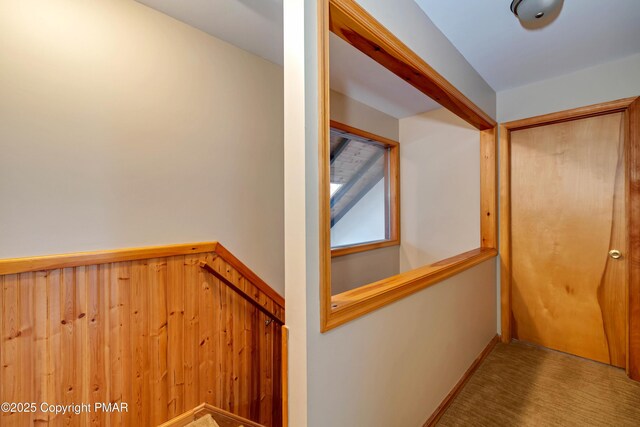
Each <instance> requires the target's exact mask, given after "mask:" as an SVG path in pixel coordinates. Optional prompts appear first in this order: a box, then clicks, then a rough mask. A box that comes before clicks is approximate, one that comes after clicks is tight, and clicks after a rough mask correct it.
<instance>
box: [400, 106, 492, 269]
mask: <svg viewBox="0 0 640 427" xmlns="http://www.w3.org/2000/svg"><path fill="white" fill-rule="evenodd" d="M400 165H401V166H400V187H401V193H400V194H401V206H402V208H401V212H400V218H401V224H402V229H401V230H402V244H401V246H400V271H408V270H412V269H414V268H418V267H422V266H424V265H427V264H432V263H434V262H436V261H440V260H443V259H445V258H449V257H451V256H454V255H458V254H461V253H463V252H466V251H470V250H472V249H475V248H478V247H480V214H479V211H480V132H478V130H477V129H476V128H474V127H473V126H471V125H469V124H468V123H467V122H465V121H464V120H462V119H461V118H459V117H458V116H456V115H455V114H453V113H451V112H450V111H449V110H447V109H445V108H440V109H438V110H434V111H429V112H427V113H423V114H419V115H417V116H413V117H408V118H406V119H401V120H400Z"/></svg>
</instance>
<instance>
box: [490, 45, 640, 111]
mask: <svg viewBox="0 0 640 427" xmlns="http://www.w3.org/2000/svg"><path fill="white" fill-rule="evenodd" d="M638 95H640V54H638V55H633V56H629V57H627V58H623V59H620V60H618V61H612V62H608V63H606V64H601V65H597V66H595V67H591V68H586V69H584V70H580V71H577V72H575V73H572V74H568V75H564V76H560V77H555V78H553V79H548V80H543V81H540V82H536V83H532V84H529V85H526V86H520V87H517V88H514V89H509V90H504V91H502V92H499V93H498V98H497V99H498V120H499V121H500V122H507V121H511V120H517V119H522V118H526V117H532V116H537V115H540V114H547V113H553V112H556V111H562V110H568V109H571V108H577V107H583V106H586V105H591V104H597V103H600V102H606V101H613V100H616V99H621V98H627V97H630V96H638Z"/></svg>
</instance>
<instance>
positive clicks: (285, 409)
mask: <svg viewBox="0 0 640 427" xmlns="http://www.w3.org/2000/svg"><path fill="white" fill-rule="evenodd" d="M282 427H289V327H288V326H287V325H283V326H282Z"/></svg>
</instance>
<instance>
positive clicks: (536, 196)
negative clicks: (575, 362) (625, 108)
mask: <svg viewBox="0 0 640 427" xmlns="http://www.w3.org/2000/svg"><path fill="white" fill-rule="evenodd" d="M623 118H624V117H623V113H612V114H607V115H603V116H597V117H590V118H584V119H579V120H573V121H568V122H563V123H557V124H551V125H545V126H539V127H533V128H529V129H522V130H517V131H513V132H512V133H511V221H512V222H511V239H512V240H511V245H512V246H511V247H512V295H511V298H512V316H513V318H512V321H513V337H514V338H516V339H521V340H524V341H529V342H533V343H537V344H540V345H543V346H545V347H549V348H552V349H556V350H560V351H564V352H567V353H571V354H575V355H578V356H582V357H586V358H589V359H593V360H597V361H600V362H604V363H610V364H612V365H615V366H620V367H624V366H625V363H626V354H625V353H626V338H625V337H626V325H627V304H626V301H627V260H626V256H625V255H626V253H627V236H626V232H627V227H626V215H625V203H626V201H625V195H626V189H625V181H626V177H625V160H624V155H625V144H624V136H625V129H624V120H623ZM611 250H619V251H620V253H621V255H622V256H621V257H620V258H619V259H614V258H612V257H611V255H610V254H609V251H611ZM613 255H615V254H613Z"/></svg>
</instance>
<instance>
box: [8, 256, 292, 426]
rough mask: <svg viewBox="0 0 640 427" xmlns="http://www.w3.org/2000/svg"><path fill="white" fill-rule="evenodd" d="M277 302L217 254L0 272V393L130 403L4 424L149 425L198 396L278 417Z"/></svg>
mask: <svg viewBox="0 0 640 427" xmlns="http://www.w3.org/2000/svg"><path fill="white" fill-rule="evenodd" d="M203 261H204V262H207V263H209V264H210V265H212V266H213V267H214V269H215V270H216V271H218V272H219V273H221V274H222V275H223V276H224V277H226V278H227V279H228V280H230V281H231V282H232V283H234V284H235V285H236V286H238V287H239V288H240V289H242V290H244V291H245V292H246V293H248V294H249V295H250V296H252V297H253V298H254V299H255V300H256V301H259V302H260V303H261V304H262V305H263V306H264V307H265V308H267V309H268V310H269V311H271V312H272V313H274V314H276V316H277V317H278V318H280V319H283V318H284V309H283V308H282V307H281V306H280V305H278V304H277V303H275V302H274V301H273V300H272V299H271V298H269V297H268V296H267V295H266V294H265V293H264V292H262V291H261V290H260V289H259V288H258V287H256V286H254V285H253V284H252V283H251V281H250V280H249V279H247V278H246V277H244V276H243V275H242V274H241V272H240V271H238V270H236V269H235V268H234V267H233V266H231V265H230V264H228V263H227V262H226V261H225V260H224V259H222V258H221V257H218V256H216V254H215V253H201V254H189V255H178V256H170V257H162V258H153V259H145V260H134V261H126V262H115V263H109V264H100V265H88V266H78V267H70V268H61V269H53V270H47V271H37V272H27V273H20V274H9V275H4V276H0V286H1V288H0V289H1V292H0V296H1V308H2V311H1V313H0V334H1V338H2V339H1V341H0V369H1V371H0V373H1V380H0V402H35V403H37V404H38V405H40V403H42V402H47V403H50V404H60V405H68V404H72V403H76V404H80V403H90V404H92V408H93V403H95V402H118V403H120V402H126V403H128V405H129V408H128V411H127V412H123V413H120V412H113V413H105V412H83V413H81V414H79V415H76V414H72V413H66V414H59V415H55V414H52V413H49V412H45V411H40V410H39V409H40V408H38V411H36V412H34V413H12V414H10V413H0V425H1V426H3V427H5V426H6V427H10V426H24V425H33V424H37V425H42V426H58V425H70V426H80V425H96V426H121V425H123V426H155V425H158V424H160V423H162V422H165V421H167V420H168V419H170V418H172V417H175V416H176V415H179V414H181V413H183V412H185V411H187V410H190V409H192V408H194V407H196V406H197V405H199V404H201V403H203V402H206V403H209V404H211V405H214V406H216V407H219V408H221V409H224V410H227V411H229V412H232V413H235V414H237V415H240V416H243V417H246V418H249V419H251V420H254V421H256V422H259V423H260V424H264V425H266V426H272V425H273V426H278V425H280V423H281V418H282V417H281V384H280V371H281V367H280V345H281V330H280V329H281V326H280V325H279V324H278V323H277V322H270V323H268V324H267V323H266V321H267V320H269V317H268V316H266V315H265V314H264V313H262V312H260V311H259V310H258V309H256V308H255V307H254V306H253V305H252V304H251V303H250V302H248V301H246V300H245V299H243V298H242V297H240V296H239V295H238V294H236V292H234V291H233V290H232V289H231V288H229V287H228V286H227V285H225V284H224V283H223V282H222V281H221V280H219V279H217V278H216V277H215V276H214V275H212V274H210V273H208V272H206V271H204V270H203V269H202V268H201V267H200V263H201V262H203Z"/></svg>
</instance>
